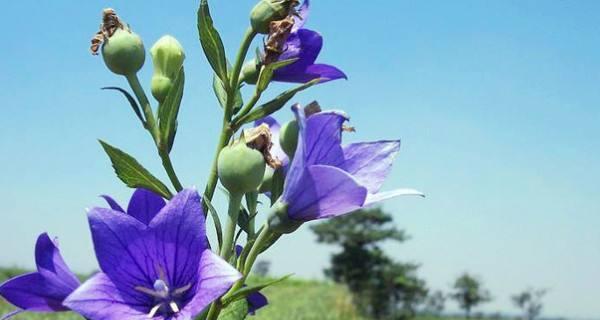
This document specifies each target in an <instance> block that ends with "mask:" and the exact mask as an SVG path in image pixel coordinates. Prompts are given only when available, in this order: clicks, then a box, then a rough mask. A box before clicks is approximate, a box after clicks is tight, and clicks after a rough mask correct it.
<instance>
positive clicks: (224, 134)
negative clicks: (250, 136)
mask: <svg viewBox="0 0 600 320" xmlns="http://www.w3.org/2000/svg"><path fill="white" fill-rule="evenodd" d="M254 37H256V32H255V31H254V29H252V28H250V27H249V28H248V30H246V34H245V35H244V39H243V40H242V44H241V45H240V49H239V51H238V53H237V57H236V59H235V64H234V65H233V69H232V71H231V74H230V79H229V84H228V85H227V86H226V90H227V105H226V106H225V110H224V115H223V126H222V127H221V135H220V136H219V142H218V143H217V149H216V151H215V155H214V157H213V162H212V165H211V168H210V173H209V175H208V180H207V183H206V189H205V190H204V197H206V198H207V199H208V200H209V201H212V199H213V196H214V194H215V188H216V187H217V180H218V179H217V161H218V159H219V153H220V152H221V149H223V148H224V147H225V146H226V145H227V143H228V142H229V139H230V138H231V136H233V134H234V133H235V132H233V130H232V129H231V126H230V123H231V117H232V116H233V103H234V101H235V93H236V92H237V90H238V87H239V80H240V71H241V70H242V64H243V63H244V59H246V55H247V54H248V49H249V48H250V44H252V40H254ZM205 209H206V208H205ZM205 212H206V210H205Z"/></svg>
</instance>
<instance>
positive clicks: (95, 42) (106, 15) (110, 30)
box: [90, 8, 125, 55]
mask: <svg viewBox="0 0 600 320" xmlns="http://www.w3.org/2000/svg"><path fill="white" fill-rule="evenodd" d="M124 28H125V25H124V24H123V22H121V19H119V16H117V13H116V12H115V10H114V9H112V8H106V9H104V10H103V11H102V23H101V24H100V30H98V32H96V34H95V35H94V37H93V38H92V45H91V46H90V51H91V52H92V54H93V55H97V54H98V50H99V49H100V45H101V44H102V43H103V42H104V41H106V39H108V38H110V37H112V36H113V34H115V32H116V31H117V29H124Z"/></svg>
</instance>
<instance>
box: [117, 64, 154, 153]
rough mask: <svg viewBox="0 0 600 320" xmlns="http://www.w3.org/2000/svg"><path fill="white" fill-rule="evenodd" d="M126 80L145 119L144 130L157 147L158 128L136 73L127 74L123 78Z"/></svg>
mask: <svg viewBox="0 0 600 320" xmlns="http://www.w3.org/2000/svg"><path fill="white" fill-rule="evenodd" d="M125 78H127V82H129V86H130V87H131V89H132V90H133V93H134V94H135V97H136V98H137V100H138V102H139V103H140V105H141V106H142V110H143V111H144V118H146V129H147V130H148V131H149V132H150V134H151V135H152V138H153V139H154V142H155V143H156V145H157V146H158V145H159V143H160V133H159V132H158V126H157V125H156V119H154V112H153V111H152V106H151V105H150V101H148V97H147V96H146V93H145V92H144V88H142V85H141V84H140V80H139V79H138V76H137V74H136V73H134V74H128V75H126V76H125Z"/></svg>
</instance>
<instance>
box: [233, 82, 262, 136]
mask: <svg viewBox="0 0 600 320" xmlns="http://www.w3.org/2000/svg"><path fill="white" fill-rule="evenodd" d="M261 95H262V91H259V90H258V89H257V90H256V91H255V92H254V95H252V98H251V99H250V101H248V103H246V105H245V106H244V107H243V108H242V109H241V110H240V112H239V113H238V114H237V115H236V117H235V118H234V119H233V120H232V121H231V123H232V127H233V128H234V130H237V129H238V128H239V127H241V126H242V125H243V123H240V119H241V118H243V117H244V116H245V115H247V114H248V112H250V111H251V110H252V109H253V108H254V106H256V103H258V100H259V99H260V96H261Z"/></svg>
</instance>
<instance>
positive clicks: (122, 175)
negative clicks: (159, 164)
mask: <svg viewBox="0 0 600 320" xmlns="http://www.w3.org/2000/svg"><path fill="white" fill-rule="evenodd" d="M100 144H101V145H102V148H104V151H105V152H106V154H107V155H108V157H109V158H110V161H111V162H112V165H113V168H114V169H115V172H116V174H117V176H118V177H119V179H121V181H123V182H124V183H125V184H126V185H127V186H128V187H130V188H144V189H148V190H151V191H154V192H156V193H158V194H160V195H161V196H162V197H164V198H167V199H170V198H171V197H173V194H172V193H171V191H169V188H167V186H166V185H165V184H164V183H162V182H160V180H158V179H157V178H156V177H155V176H153V175H152V174H151V173H150V172H149V171H148V170H146V168H144V167H143V166H142V165H141V164H140V163H139V162H138V161H137V160H136V159H135V158H134V157H132V156H130V155H128V154H127V153H125V152H123V151H121V150H119V149H117V148H115V147H113V146H111V145H109V144H108V143H106V142H104V141H102V140H100Z"/></svg>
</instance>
